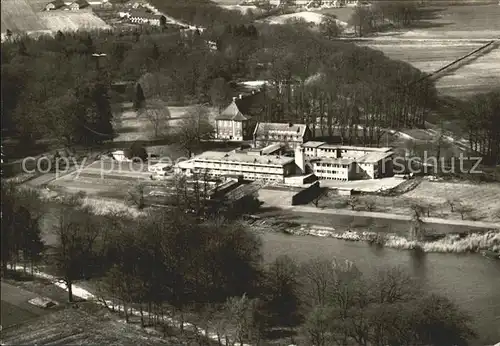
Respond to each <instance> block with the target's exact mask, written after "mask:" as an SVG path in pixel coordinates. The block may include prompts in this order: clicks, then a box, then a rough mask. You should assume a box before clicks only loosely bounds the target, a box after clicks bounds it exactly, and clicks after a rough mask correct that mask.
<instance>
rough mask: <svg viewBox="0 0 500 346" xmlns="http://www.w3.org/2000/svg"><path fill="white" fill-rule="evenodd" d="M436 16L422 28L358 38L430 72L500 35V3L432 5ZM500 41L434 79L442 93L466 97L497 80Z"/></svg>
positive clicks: (496, 83) (496, 85) (499, 70)
mask: <svg viewBox="0 0 500 346" xmlns="http://www.w3.org/2000/svg"><path fill="white" fill-rule="evenodd" d="M436 14H437V18H435V19H432V20H429V21H428V22H427V23H426V25H425V28H424V29H412V30H410V31H406V32H395V33H389V34H383V35H379V36H377V37H374V38H373V39H369V40H367V41H363V42H358V44H359V45H366V46H369V47H372V48H374V49H378V50H381V51H382V52H384V53H385V54H386V55H387V56H388V57H390V58H392V59H397V60H403V61H406V62H409V63H410V64H412V65H414V66H415V67H417V68H418V69H420V70H422V71H424V72H433V71H436V70H438V69H439V68H441V67H443V66H445V65H446V64H448V63H451V62H452V61H454V60H456V59H458V58H460V57H462V56H464V55H465V54H467V53H469V52H472V51H473V50H475V49H477V48H479V47H480V46H481V45H484V44H485V43H487V42H489V41H490V40H494V39H499V38H500V20H499V18H500V6H498V5H496V4H495V5H478V6H451V7H448V8H441V9H436ZM499 59H500V47H498V46H497V47H496V48H495V49H493V50H491V51H489V52H487V53H485V54H484V55H480V56H479V57H478V58H477V59H474V60H471V61H470V62H469V63H466V64H464V65H463V66H461V67H459V68H458V69H457V70H455V71H453V72H451V73H450V74H448V75H445V76H443V77H441V78H440V79H439V80H438V81H437V82H436V85H437V88H438V91H439V92H440V93H442V94H443V95H447V96H455V97H468V96H471V95H474V94H476V93H479V92H483V91H487V90H491V89H492V88H493V87H498V86H500V64H499V63H498V61H499Z"/></svg>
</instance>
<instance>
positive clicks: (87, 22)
mask: <svg viewBox="0 0 500 346" xmlns="http://www.w3.org/2000/svg"><path fill="white" fill-rule="evenodd" d="M38 15H39V17H40V19H41V20H42V22H43V23H44V25H45V26H46V27H47V28H48V29H49V30H52V31H58V30H61V31H76V30H97V29H111V27H110V26H109V25H108V24H106V23H105V22H104V21H103V20H102V19H101V18H99V17H97V16H96V15H95V14H94V13H92V12H91V11H75V12H71V11H49V12H40V13H39V14H38Z"/></svg>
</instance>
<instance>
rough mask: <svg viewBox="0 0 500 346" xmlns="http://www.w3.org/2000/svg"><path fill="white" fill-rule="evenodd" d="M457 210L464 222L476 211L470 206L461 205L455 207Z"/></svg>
mask: <svg viewBox="0 0 500 346" xmlns="http://www.w3.org/2000/svg"><path fill="white" fill-rule="evenodd" d="M455 210H456V211H457V212H458V213H459V214H460V216H461V217H462V220H465V217H466V216H467V215H469V214H470V213H471V212H472V211H473V210H474V209H473V208H472V206H470V205H467V204H462V203H460V204H458V205H457V206H455Z"/></svg>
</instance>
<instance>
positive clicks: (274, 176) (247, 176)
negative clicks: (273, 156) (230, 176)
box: [204, 169, 283, 181]
mask: <svg viewBox="0 0 500 346" xmlns="http://www.w3.org/2000/svg"><path fill="white" fill-rule="evenodd" d="M204 173H206V174H207V175H209V176H220V175H226V174H227V172H225V171H224V170H219V169H209V170H207V171H205V172H204ZM243 178H244V179H247V180H255V179H262V180H272V181H274V180H283V176H282V175H277V174H262V173H251V174H243Z"/></svg>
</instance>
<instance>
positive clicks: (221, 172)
mask: <svg viewBox="0 0 500 346" xmlns="http://www.w3.org/2000/svg"><path fill="white" fill-rule="evenodd" d="M295 167H296V166H295V160H294V158H292V157H285V156H276V155H251V154H249V153H246V152H236V151H231V152H219V151H206V152H204V153H202V154H200V155H197V156H195V157H194V158H192V159H191V160H189V161H184V162H180V163H179V164H178V165H177V167H176V172H177V173H183V174H186V175H188V176H190V175H193V174H208V175H210V176H217V177H220V176H228V175H240V176H243V178H244V179H246V180H267V181H278V182H284V179H285V177H287V176H290V175H292V174H294V173H295Z"/></svg>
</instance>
